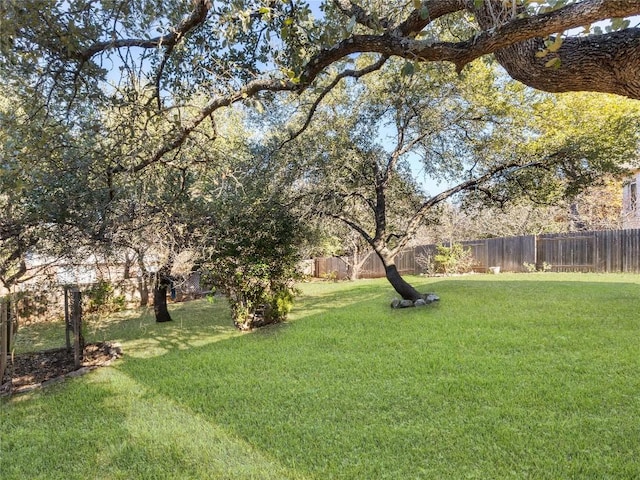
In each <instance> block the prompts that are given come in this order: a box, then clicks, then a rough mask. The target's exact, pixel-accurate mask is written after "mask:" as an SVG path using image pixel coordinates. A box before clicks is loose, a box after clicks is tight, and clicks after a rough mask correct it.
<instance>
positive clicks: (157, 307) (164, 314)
mask: <svg viewBox="0 0 640 480" xmlns="http://www.w3.org/2000/svg"><path fill="white" fill-rule="evenodd" d="M170 284H171V280H170V279H169V277H168V275H166V274H165V273H163V272H162V270H160V271H158V273H156V278H155V282H154V284H153V312H154V313H155V315H156V322H170V321H171V316H170V315H169V309H168V307H167V288H168V287H169V285H170Z"/></svg>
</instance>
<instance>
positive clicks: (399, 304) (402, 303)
mask: <svg viewBox="0 0 640 480" xmlns="http://www.w3.org/2000/svg"><path fill="white" fill-rule="evenodd" d="M439 301H440V297H438V296H437V295H436V294H435V293H423V294H422V295H420V298H418V299H417V300H416V301H415V302H414V301H412V300H406V299H405V300H398V299H397V298H394V299H393V300H392V301H391V308H410V307H424V306H426V305H429V304H430V303H433V302H439Z"/></svg>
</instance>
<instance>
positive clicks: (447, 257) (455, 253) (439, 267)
mask: <svg viewBox="0 0 640 480" xmlns="http://www.w3.org/2000/svg"><path fill="white" fill-rule="evenodd" d="M433 261H434V263H435V267H436V271H437V272H438V273H444V274H445V275H451V274H457V273H467V272H471V271H472V270H473V254H472V253H471V249H469V248H467V249H465V248H464V247H463V246H462V244H460V243H454V244H453V245H451V246H450V247H445V246H444V245H438V246H437V247H436V255H435V256H434V257H433Z"/></svg>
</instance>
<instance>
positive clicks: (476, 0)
mask: <svg viewBox="0 0 640 480" xmlns="http://www.w3.org/2000/svg"><path fill="white" fill-rule="evenodd" d="M482 5H484V0H473V6H474V7H476V8H482Z"/></svg>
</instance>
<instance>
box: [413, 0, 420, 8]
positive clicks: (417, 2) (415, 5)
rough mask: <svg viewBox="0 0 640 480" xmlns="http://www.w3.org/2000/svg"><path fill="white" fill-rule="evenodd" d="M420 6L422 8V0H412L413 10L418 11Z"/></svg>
mask: <svg viewBox="0 0 640 480" xmlns="http://www.w3.org/2000/svg"><path fill="white" fill-rule="evenodd" d="M421 6H422V0H413V8H415V9H416V10H420V7H421Z"/></svg>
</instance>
